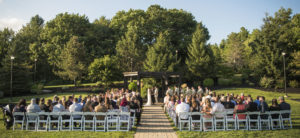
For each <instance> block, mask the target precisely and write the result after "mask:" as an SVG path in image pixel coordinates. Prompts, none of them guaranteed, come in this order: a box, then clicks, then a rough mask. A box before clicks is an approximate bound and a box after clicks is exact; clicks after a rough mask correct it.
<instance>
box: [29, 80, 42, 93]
mask: <svg viewBox="0 0 300 138" xmlns="http://www.w3.org/2000/svg"><path fill="white" fill-rule="evenodd" d="M43 88H44V84H42V83H38V84H34V85H32V86H31V90H30V92H32V93H35V94H40V93H41V92H42V90H43Z"/></svg>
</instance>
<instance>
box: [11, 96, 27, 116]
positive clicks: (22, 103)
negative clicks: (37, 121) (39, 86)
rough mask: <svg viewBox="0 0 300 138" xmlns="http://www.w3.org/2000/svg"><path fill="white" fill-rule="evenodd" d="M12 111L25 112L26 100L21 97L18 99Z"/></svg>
mask: <svg viewBox="0 0 300 138" xmlns="http://www.w3.org/2000/svg"><path fill="white" fill-rule="evenodd" d="M14 112H26V100H25V99H23V98H22V99H20V101H19V102H18V104H17V105H16V106H15V108H14V109H13V113H14Z"/></svg>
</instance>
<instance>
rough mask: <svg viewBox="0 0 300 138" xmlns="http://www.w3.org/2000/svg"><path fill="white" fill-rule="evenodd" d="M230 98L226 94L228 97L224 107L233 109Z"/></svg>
mask: <svg viewBox="0 0 300 138" xmlns="http://www.w3.org/2000/svg"><path fill="white" fill-rule="evenodd" d="M231 99H232V97H231V96H228V97H227V102H226V103H224V107H225V109H233V108H234V106H235V105H234V103H233V102H231Z"/></svg>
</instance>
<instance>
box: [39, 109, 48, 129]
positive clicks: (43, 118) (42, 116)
mask: <svg viewBox="0 0 300 138" xmlns="http://www.w3.org/2000/svg"><path fill="white" fill-rule="evenodd" d="M48 117H49V112H39V113H38V120H37V123H38V124H37V131H47V130H48Z"/></svg>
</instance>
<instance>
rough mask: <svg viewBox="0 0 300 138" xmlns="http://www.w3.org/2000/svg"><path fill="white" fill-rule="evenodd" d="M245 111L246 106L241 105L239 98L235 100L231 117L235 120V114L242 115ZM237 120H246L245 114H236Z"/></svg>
mask: <svg viewBox="0 0 300 138" xmlns="http://www.w3.org/2000/svg"><path fill="white" fill-rule="evenodd" d="M245 111H246V106H245V104H244V103H243V101H242V99H241V98H238V99H237V105H236V106H235V107H234V111H233V113H234V115H233V117H234V118H235V113H243V112H245ZM238 119H246V114H238Z"/></svg>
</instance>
